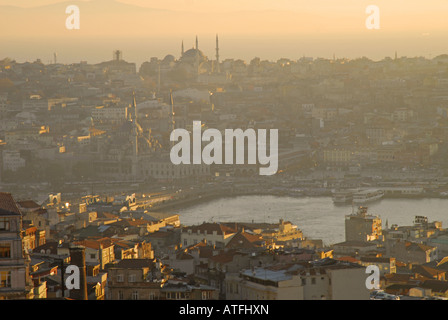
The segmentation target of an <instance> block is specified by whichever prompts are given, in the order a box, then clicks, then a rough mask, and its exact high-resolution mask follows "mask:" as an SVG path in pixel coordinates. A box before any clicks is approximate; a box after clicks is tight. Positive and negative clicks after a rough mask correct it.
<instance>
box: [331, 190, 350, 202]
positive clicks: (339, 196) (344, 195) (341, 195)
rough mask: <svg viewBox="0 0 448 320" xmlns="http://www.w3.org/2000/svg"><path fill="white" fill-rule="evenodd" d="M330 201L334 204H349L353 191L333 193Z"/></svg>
mask: <svg viewBox="0 0 448 320" xmlns="http://www.w3.org/2000/svg"><path fill="white" fill-rule="evenodd" d="M332 199H333V202H334V203H335V204H345V203H351V202H352V201H353V191H352V190H336V191H333V195H332Z"/></svg>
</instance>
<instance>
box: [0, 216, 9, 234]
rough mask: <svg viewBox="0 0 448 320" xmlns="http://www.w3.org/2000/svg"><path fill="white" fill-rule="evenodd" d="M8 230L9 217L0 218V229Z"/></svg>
mask: <svg viewBox="0 0 448 320" xmlns="http://www.w3.org/2000/svg"><path fill="white" fill-rule="evenodd" d="M8 230H9V219H8V218H0V231H8Z"/></svg>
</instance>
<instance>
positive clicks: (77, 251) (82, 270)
mask: <svg viewBox="0 0 448 320" xmlns="http://www.w3.org/2000/svg"><path fill="white" fill-rule="evenodd" d="M69 250H70V263H71V264H72V265H75V266H77V267H78V268H79V278H80V279H79V284H80V285H79V289H72V290H70V298H72V299H75V300H88V299H87V279H86V254H85V250H86V249H85V247H83V246H70V248H69Z"/></svg>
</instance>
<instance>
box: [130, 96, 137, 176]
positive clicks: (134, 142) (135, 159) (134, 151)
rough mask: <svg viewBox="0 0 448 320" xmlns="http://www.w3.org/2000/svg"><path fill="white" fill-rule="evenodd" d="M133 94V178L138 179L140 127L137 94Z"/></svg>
mask: <svg viewBox="0 0 448 320" xmlns="http://www.w3.org/2000/svg"><path fill="white" fill-rule="evenodd" d="M132 94H133V101H132V108H131V109H132V112H131V114H132V147H133V148H132V149H133V150H132V168H131V173H132V178H133V179H136V178H137V177H138V127H137V103H136V101H135V92H133V93H132Z"/></svg>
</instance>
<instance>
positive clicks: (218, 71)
mask: <svg viewBox="0 0 448 320" xmlns="http://www.w3.org/2000/svg"><path fill="white" fill-rule="evenodd" d="M215 70H216V73H220V72H221V70H220V68H219V40H218V35H216V68H215Z"/></svg>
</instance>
